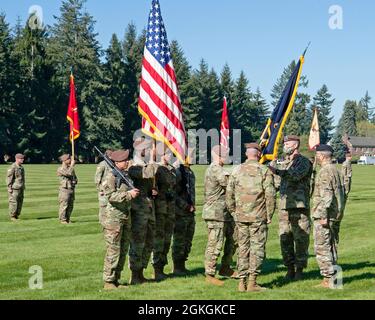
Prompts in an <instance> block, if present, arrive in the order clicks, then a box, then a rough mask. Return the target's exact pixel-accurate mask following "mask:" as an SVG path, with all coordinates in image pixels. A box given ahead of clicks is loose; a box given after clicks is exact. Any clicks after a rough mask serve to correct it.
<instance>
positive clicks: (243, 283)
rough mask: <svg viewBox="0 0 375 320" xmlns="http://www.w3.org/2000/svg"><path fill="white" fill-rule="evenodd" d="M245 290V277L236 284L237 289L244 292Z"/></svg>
mask: <svg viewBox="0 0 375 320" xmlns="http://www.w3.org/2000/svg"><path fill="white" fill-rule="evenodd" d="M246 290H247V278H241V279H240V282H239V284H238V291H239V292H246Z"/></svg>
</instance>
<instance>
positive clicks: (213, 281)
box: [206, 274, 224, 287]
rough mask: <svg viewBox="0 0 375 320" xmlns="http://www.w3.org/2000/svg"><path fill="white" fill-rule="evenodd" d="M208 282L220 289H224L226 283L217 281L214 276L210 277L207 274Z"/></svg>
mask: <svg viewBox="0 0 375 320" xmlns="http://www.w3.org/2000/svg"><path fill="white" fill-rule="evenodd" d="M206 282H207V283H209V284H212V285H214V286H218V287H222V286H223V285H224V281H221V280H219V279H216V278H215V277H214V276H210V275H208V274H206Z"/></svg>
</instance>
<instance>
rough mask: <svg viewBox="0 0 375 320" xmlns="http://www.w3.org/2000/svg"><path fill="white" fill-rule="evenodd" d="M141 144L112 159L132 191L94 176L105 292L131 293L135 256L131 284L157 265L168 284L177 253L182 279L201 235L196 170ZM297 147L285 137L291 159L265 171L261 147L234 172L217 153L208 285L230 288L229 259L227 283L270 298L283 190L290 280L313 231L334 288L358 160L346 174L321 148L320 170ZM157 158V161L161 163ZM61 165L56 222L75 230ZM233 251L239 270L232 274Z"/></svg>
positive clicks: (18, 203) (66, 161)
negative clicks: (266, 283)
mask: <svg viewBox="0 0 375 320" xmlns="http://www.w3.org/2000/svg"><path fill="white" fill-rule="evenodd" d="M143 142H144V141H143V140H136V141H135V143H134V157H133V159H131V160H130V159H129V155H130V151H129V150H117V151H112V150H107V151H106V155H107V156H108V157H109V158H110V159H111V161H112V162H113V163H114V165H115V166H116V168H117V169H118V170H120V171H122V172H126V173H127V174H128V175H129V176H130V177H131V179H132V180H133V182H134V188H130V187H129V186H127V185H126V184H124V183H121V181H119V180H118V177H117V176H116V174H115V172H114V171H113V170H111V168H110V167H109V165H108V164H107V162H106V161H102V162H101V163H99V165H98V167H97V170H96V174H95V184H96V187H97V191H98V200H99V222H100V224H101V225H102V228H103V233H104V239H105V243H106V253H105V258H104V268H103V280H104V289H106V290H112V289H118V288H123V287H125V286H124V285H123V284H120V279H121V273H122V272H123V269H124V266H125V261H126V256H127V255H128V254H129V269H130V271H131V277H130V285H137V284H142V283H145V282H148V281H149V280H148V279H146V278H145V277H144V270H145V269H146V268H147V266H148V264H149V262H150V260H151V262H152V265H153V269H154V275H153V278H154V280H155V281H162V280H164V279H166V278H167V275H166V274H165V273H164V268H165V266H166V265H167V264H168V259H167V256H168V253H169V251H170V249H172V260H173V275H175V276H184V275H187V274H188V272H189V271H188V270H187V269H186V265H185V264H186V261H187V260H188V257H189V254H190V251H191V248H192V242H193V237H194V232H195V212H196V207H195V175H194V172H193V171H192V170H191V165H190V164H180V163H179V162H178V163H173V164H172V163H171V160H172V153H171V152H170V151H169V149H163V150H161V151H160V150H159V149H157V148H155V147H153V148H149V146H147V145H145V144H144V143H143ZM299 146H300V139H299V137H297V136H288V137H286V138H285V139H284V153H285V157H286V159H285V161H283V162H282V163H279V164H277V163H276V162H275V161H274V162H272V163H270V165H268V166H266V165H263V164H259V159H260V156H261V148H260V146H259V145H258V144H256V143H248V144H245V149H246V157H247V160H246V162H245V163H243V164H241V165H239V166H236V167H235V168H234V169H233V170H232V172H231V173H230V172H229V171H227V169H226V168H225V167H224V163H225V161H226V159H227V157H228V154H229V150H227V149H226V148H224V147H222V146H215V147H214V148H213V149H212V163H211V165H210V166H209V168H208V169H207V171H206V174H205V184H204V187H205V193H204V198H205V199H204V207H203V219H204V220H205V222H206V224H207V231H208V241H207V247H206V252H205V275H206V281H207V282H208V283H210V284H213V285H217V286H222V285H223V284H224V282H223V281H222V280H220V279H218V278H216V273H217V264H218V259H219V257H220V255H221V254H222V252H223V256H222V259H221V267H220V269H219V270H218V273H219V275H220V276H222V277H230V278H236V279H239V287H238V290H239V291H240V292H245V291H263V290H265V288H263V287H261V286H260V285H259V284H258V282H257V279H258V277H259V275H260V274H261V267H262V264H263V261H264V259H265V257H266V242H267V235H268V225H269V224H271V223H272V219H273V215H274V213H275V211H276V207H277V205H276V193H277V192H279V194H280V201H279V203H278V211H279V212H278V215H279V236H280V246H281V254H282V258H283V262H284V265H285V266H286V268H287V274H286V279H287V280H301V279H303V271H304V269H305V268H306V267H307V262H308V256H309V243H310V232H311V229H312V228H313V231H314V251H315V254H316V259H317V262H318V265H319V268H320V272H321V275H322V276H323V281H322V283H321V284H320V285H319V286H320V287H324V288H332V286H333V282H334V278H335V272H336V268H335V266H336V265H337V259H338V255H337V248H338V243H339V231H340V223H341V221H342V218H343V214H344V209H345V205H346V201H347V198H348V194H349V192H350V189H351V180H352V170H351V155H350V153H349V152H348V153H347V154H346V161H345V163H344V164H343V167H342V172H339V171H338V169H337V167H336V166H335V165H334V164H332V155H333V150H332V148H331V147H330V146H328V145H320V146H319V147H317V149H316V158H315V161H314V163H312V162H311V161H310V160H309V159H307V158H305V157H304V156H302V155H301V154H300V152H299ZM157 157H159V158H160V159H161V161H160V162H156V158H157ZM15 158H16V160H15V163H13V164H12V166H11V167H10V168H9V170H8V171H7V179H6V182H7V187H8V195H9V214H10V218H11V219H12V220H13V221H15V220H17V219H18V218H19V216H20V214H21V209H22V204H23V196H24V190H25V171H24V168H23V166H22V163H23V162H24V159H25V157H24V155H22V154H17V155H16V157H15ZM60 160H61V163H62V165H61V167H59V168H58V170H57V176H58V178H59V180H60V187H59V198H58V199H59V204H60V209H59V220H60V222H61V223H62V224H69V223H70V218H71V214H72V211H73V204H74V199H75V187H76V185H77V183H78V179H77V176H76V174H75V170H74V167H75V161H74V159H72V157H71V156H70V155H69V154H65V155H62V156H61V157H60ZM310 200H312V201H310ZM310 202H311V203H312V205H311V206H310ZM172 239H173V241H172ZM236 251H237V252H238V254H237V255H238V259H237V271H235V270H233V269H232V267H231V266H232V260H233V256H234V254H235V252H236Z"/></svg>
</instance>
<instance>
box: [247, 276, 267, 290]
mask: <svg viewBox="0 0 375 320" xmlns="http://www.w3.org/2000/svg"><path fill="white" fill-rule="evenodd" d="M265 290H267V289H266V288H263V287H261V286H260V285H259V284H257V276H254V275H253V276H250V278H249V282H248V284H247V292H261V291H265Z"/></svg>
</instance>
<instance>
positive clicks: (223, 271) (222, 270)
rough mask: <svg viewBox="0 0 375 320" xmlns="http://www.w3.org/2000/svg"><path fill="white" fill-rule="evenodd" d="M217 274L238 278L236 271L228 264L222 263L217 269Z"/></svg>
mask: <svg viewBox="0 0 375 320" xmlns="http://www.w3.org/2000/svg"><path fill="white" fill-rule="evenodd" d="M219 275H220V276H222V277H228V278H234V279H237V278H238V273H237V272H236V271H234V270H233V269H232V268H231V267H230V266H228V265H222V266H221V268H220V270H219Z"/></svg>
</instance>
